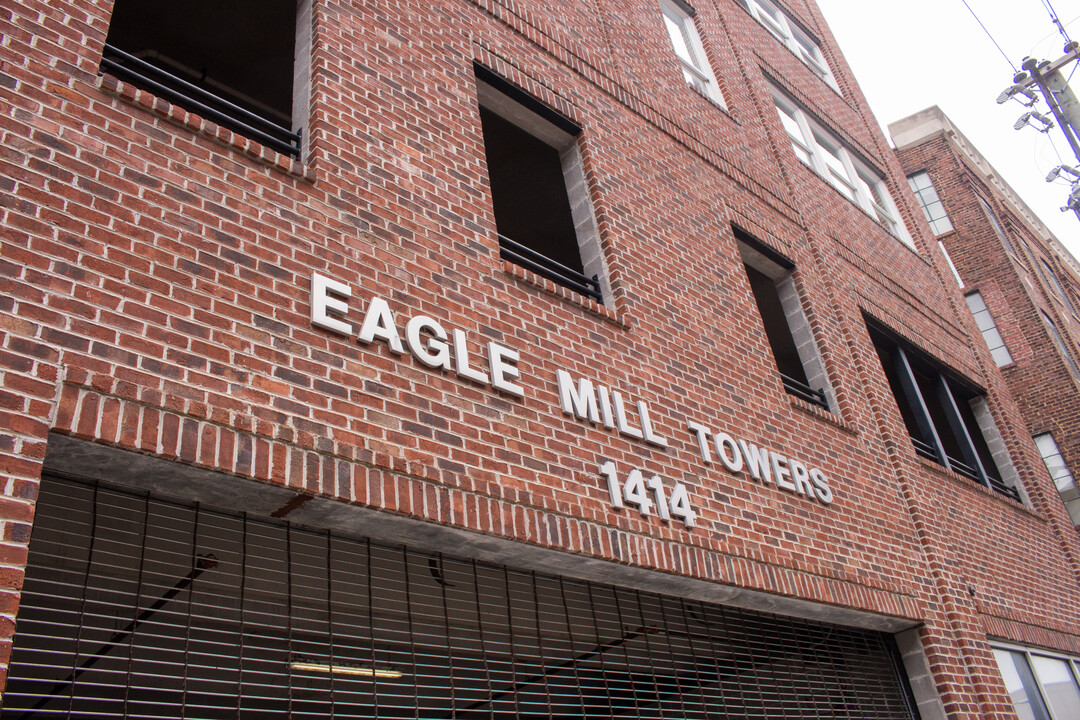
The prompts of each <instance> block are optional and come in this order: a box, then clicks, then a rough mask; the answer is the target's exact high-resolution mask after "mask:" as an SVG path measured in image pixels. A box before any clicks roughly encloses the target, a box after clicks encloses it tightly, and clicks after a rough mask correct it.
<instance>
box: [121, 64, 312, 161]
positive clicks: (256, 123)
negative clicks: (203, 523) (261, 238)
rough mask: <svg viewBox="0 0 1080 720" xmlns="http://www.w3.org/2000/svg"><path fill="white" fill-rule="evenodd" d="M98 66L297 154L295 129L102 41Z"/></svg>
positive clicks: (190, 109) (157, 94)
mask: <svg viewBox="0 0 1080 720" xmlns="http://www.w3.org/2000/svg"><path fill="white" fill-rule="evenodd" d="M101 70H102V71H103V72H108V73H110V74H112V75H115V76H116V77H117V78H119V79H121V80H123V81H125V82H130V83H131V84H132V85H136V86H138V87H139V88H142V89H145V90H148V91H150V92H152V93H154V94H155V95H156V96H158V97H159V98H161V99H162V100H165V101H167V102H170V103H173V104H174V105H178V106H180V107H182V108H184V109H185V110H188V111H190V112H194V113H198V114H199V115H201V116H202V117H203V118H205V119H207V120H210V121H213V122H216V123H217V124H218V125H221V126H222V127H225V128H228V129H229V130H232V131H234V132H236V133H239V134H241V135H243V136H245V137H248V138H251V139H252V140H256V141H258V142H260V143H262V144H263V145H266V146H267V147H269V148H272V149H274V150H277V151H278V152H281V153H284V154H286V155H289V156H291V157H294V158H299V157H300V131H299V130H297V131H296V132H293V131H292V130H289V128H286V127H282V126H281V125H278V124H277V123H275V122H273V121H271V120H267V119H266V118H264V117H262V116H261V115H256V114H255V113H253V112H251V111H250V110H247V109H245V108H242V107H240V106H239V105H236V104H235V103H232V102H229V101H228V100H226V99H225V98H223V97H220V96H218V95H215V94H214V93H212V92H209V91H207V90H205V89H203V88H201V87H199V86H198V85H193V84H192V83H190V82H188V81H187V80H184V79H183V78H180V77H177V76H176V75H173V74H172V73H169V72H167V71H165V70H162V69H161V68H159V67H157V66H156V65H152V64H151V63H148V62H146V61H145V60H143V59H141V58H138V57H135V56H134V55H132V54H131V53H128V52H125V51H123V50H121V49H120V48H118V47H115V46H113V45H108V44H106V45H105V52H104V55H103V56H102V58H101Z"/></svg>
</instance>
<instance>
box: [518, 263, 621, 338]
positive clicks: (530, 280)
mask: <svg viewBox="0 0 1080 720" xmlns="http://www.w3.org/2000/svg"><path fill="white" fill-rule="evenodd" d="M502 269H503V272H505V273H506V274H507V275H510V276H511V277H513V278H514V279H515V280H518V281H519V282H522V283H524V284H526V285H531V286H532V287H534V288H537V289H539V290H543V291H544V292H545V293H547V294H548V295H554V296H555V297H557V298H559V299H560V300H564V301H566V302H568V303H570V304H572V305H577V306H579V307H581V308H583V309H585V310H587V311H589V312H590V313H592V314H593V315H597V316H599V317H601V318H603V319H604V320H607V321H608V322H610V323H612V324H614V325H617V326H619V327H620V328H622V329H624V330H627V329H629V327H630V326H629V324H627V322H626V321H625V320H623V318H622V316H621V315H620V313H618V312H616V311H615V310H614V309H612V308H609V307H607V306H606V305H601V304H600V303H598V302H596V301H595V300H593V299H592V298H588V297H585V296H584V295H582V294H581V293H578V292H574V291H573V290H571V289H569V288H565V287H563V286H562V285H559V284H558V283H556V282H554V281H552V280H548V279H547V278H546V277H543V276H541V275H537V274H536V273H534V272H531V271H529V270H526V269H525V268H523V267H521V266H520V265H517V264H515V263H512V262H510V261H509V260H503V261H502Z"/></svg>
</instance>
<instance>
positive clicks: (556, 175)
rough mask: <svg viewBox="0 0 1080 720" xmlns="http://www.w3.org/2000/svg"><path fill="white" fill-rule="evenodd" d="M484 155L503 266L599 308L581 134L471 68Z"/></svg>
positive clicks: (596, 250)
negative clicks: (561, 288)
mask: <svg viewBox="0 0 1080 720" xmlns="http://www.w3.org/2000/svg"><path fill="white" fill-rule="evenodd" d="M475 69H476V75H477V95H478V99H479V103H480V122H481V126H482V129H483V133H484V154H485V156H486V158H487V166H488V177H489V179H490V181H491V200H492V204H493V206H494V214H495V225H496V228H497V230H498V233H499V249H500V253H501V255H502V257H503V259H505V260H509V261H510V262H513V263H516V264H518V265H521V266H522V267H524V268H526V269H528V270H531V271H532V272H535V273H536V274H537V275H540V276H542V277H545V278H547V279H549V280H551V281H552V282H555V283H557V284H559V285H562V286H564V287H567V288H569V289H571V290H574V291H575V292H579V293H581V294H582V295H585V296H587V297H590V298H592V299H594V300H596V301H597V302H601V303H602V302H603V298H604V293H603V289H602V286H601V280H600V279H601V277H603V275H604V272H603V260H602V258H601V256H600V242H599V232H598V230H597V226H596V220H595V218H594V217H593V211H592V204H591V202H590V199H589V191H588V185H587V182H586V179H585V172H584V169H583V168H582V165H581V156H580V154H579V152H578V146H577V136H578V134H580V133H581V128H580V127H578V126H577V125H576V124H575V123H573V122H572V121H570V120H568V119H567V118H565V117H563V116H562V115H560V114H558V113H556V112H555V111H554V110H552V109H551V108H549V107H547V106H546V105H543V104H541V103H540V102H539V101H537V100H536V99H535V98H533V97H531V96H530V95H528V94H526V93H525V92H524V91H522V90H520V89H519V88H517V87H515V86H513V85H511V84H510V83H508V82H507V81H506V80H504V79H503V78H501V77H499V76H497V75H495V74H494V73H492V72H491V71H490V70H488V69H487V68H484V67H483V66H480V65H477V66H475Z"/></svg>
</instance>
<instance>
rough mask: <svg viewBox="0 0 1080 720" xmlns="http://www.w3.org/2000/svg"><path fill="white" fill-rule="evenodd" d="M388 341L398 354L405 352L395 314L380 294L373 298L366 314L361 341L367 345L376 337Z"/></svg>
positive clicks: (391, 348) (387, 343)
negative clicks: (395, 321)
mask: <svg viewBox="0 0 1080 720" xmlns="http://www.w3.org/2000/svg"><path fill="white" fill-rule="evenodd" d="M376 338H377V339H379V340H384V341H386V345H387V346H388V347H389V348H390V351H391V352H393V353H394V354H396V355H401V354H403V353H404V352H405V348H403V347H402V346H401V338H400V337H399V336H398V331H397V326H395V325H394V315H393V313H391V312H390V306H389V305H387V304H386V301H385V300H383V299H382V298H381V297H379V296H375V297H373V298H371V302H370V303H369V304H368V309H367V312H366V313H365V314H364V324H363V325H361V326H360V338H359V340H360V342H362V343H364V344H365V345H367V344H369V343H371V342H372V341H374V340H375V339H376Z"/></svg>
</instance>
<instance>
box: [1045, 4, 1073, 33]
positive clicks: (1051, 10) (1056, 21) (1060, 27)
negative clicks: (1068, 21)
mask: <svg viewBox="0 0 1080 720" xmlns="http://www.w3.org/2000/svg"><path fill="white" fill-rule="evenodd" d="M1042 4H1043V6H1044V7H1045V8H1046V11H1047V12H1048V13H1050V21H1051V22H1053V23H1054V24H1055V25H1057V28H1058V32H1060V33H1061V36H1062V37H1063V38H1065V42H1066V43H1070V42H1072V40H1071V39H1070V38H1069V33H1068V31H1066V30H1065V26H1064V25H1062V24H1061V20H1060V19H1059V18H1058V14H1057V11H1056V10H1054V6H1053V5H1051V4H1050V0H1042Z"/></svg>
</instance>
